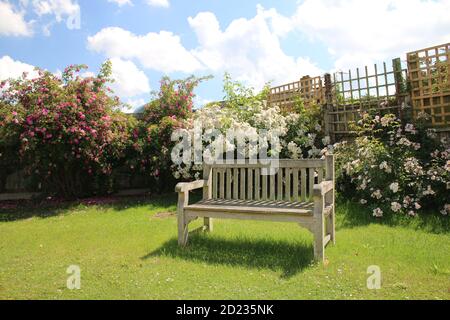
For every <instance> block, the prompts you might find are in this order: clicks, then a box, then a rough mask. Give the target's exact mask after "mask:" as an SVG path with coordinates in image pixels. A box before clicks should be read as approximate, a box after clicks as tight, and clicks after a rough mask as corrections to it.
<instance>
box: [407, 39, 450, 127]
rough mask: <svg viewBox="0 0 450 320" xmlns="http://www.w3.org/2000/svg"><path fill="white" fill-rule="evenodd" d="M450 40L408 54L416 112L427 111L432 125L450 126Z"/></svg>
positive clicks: (413, 102)
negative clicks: (449, 41)
mask: <svg viewBox="0 0 450 320" xmlns="http://www.w3.org/2000/svg"><path fill="white" fill-rule="evenodd" d="M449 49H450V43H447V44H444V45H440V46H436V47H432V48H426V49H422V50H418V51H414V52H410V53H408V54H407V60H408V71H409V81H410V84H411V99H412V104H413V111H414V115H415V116H416V117H417V115H418V114H419V113H420V112H425V113H427V114H428V115H429V116H430V119H431V120H430V121H431V123H430V124H431V125H432V126H433V127H435V128H438V129H448V128H449V127H450V81H449V74H450V57H449V55H450V50H449Z"/></svg>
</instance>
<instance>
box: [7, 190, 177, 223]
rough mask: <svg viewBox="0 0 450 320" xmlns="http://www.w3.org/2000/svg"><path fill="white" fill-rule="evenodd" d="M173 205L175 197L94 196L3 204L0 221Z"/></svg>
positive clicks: (161, 207)
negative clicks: (83, 211) (79, 212)
mask: <svg viewBox="0 0 450 320" xmlns="http://www.w3.org/2000/svg"><path fill="white" fill-rule="evenodd" d="M175 204H176V194H167V195H154V196H140V197H114V196H111V197H97V198H90V199H80V200H71V201H70V200H50V201H48V200H45V201H11V202H2V205H1V206H0V222H12V221H19V220H24V219H30V218H41V219H45V218H50V217H56V216H59V215H64V214H68V213H70V212H73V211H76V210H86V209H90V208H95V209H98V210H108V209H113V210H115V211H119V212H120V211H124V210H128V209H130V208H133V207H147V208H148V210H149V211H150V210H157V209H159V208H160V209H161V210H162V211H164V210H165V211H167V210H168V208H170V207H173V206H174V205H175Z"/></svg>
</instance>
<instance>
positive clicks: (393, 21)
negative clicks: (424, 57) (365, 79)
mask: <svg viewBox="0 0 450 320" xmlns="http://www.w3.org/2000/svg"><path fill="white" fill-rule="evenodd" d="M449 12H450V0H378V1H371V0H305V1H304V2H302V3H301V4H299V5H298V8H297V11H296V13H295V15H294V16H293V17H292V23H293V25H294V26H295V28H297V29H298V30H300V31H302V32H303V33H304V34H306V35H308V36H309V37H310V39H311V40H318V41H320V42H322V43H324V44H325V45H326V46H327V47H328V52H329V53H330V54H332V55H333V56H334V58H335V59H336V60H335V66H336V68H355V67H357V66H362V65H365V64H371V63H373V62H376V61H382V60H388V59H391V58H395V57H399V56H401V57H404V56H405V53H406V52H409V51H412V50H416V49H420V48H423V47H427V46H432V45H437V44H441V43H445V42H448V41H449V40H450V19H449V17H448V13H449Z"/></svg>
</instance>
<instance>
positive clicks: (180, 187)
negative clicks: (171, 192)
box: [175, 180, 207, 193]
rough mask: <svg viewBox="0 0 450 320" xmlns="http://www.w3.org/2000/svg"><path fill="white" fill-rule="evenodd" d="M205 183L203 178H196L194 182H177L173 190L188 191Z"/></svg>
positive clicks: (199, 187)
mask: <svg viewBox="0 0 450 320" xmlns="http://www.w3.org/2000/svg"><path fill="white" fill-rule="evenodd" d="M206 185H207V182H206V181H205V180H198V181H194V182H182V183H179V184H177V186H176V188H175V192H184V193H185V192H189V191H192V190H196V189H201V188H203V187H205V186H206Z"/></svg>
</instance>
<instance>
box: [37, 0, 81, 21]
mask: <svg viewBox="0 0 450 320" xmlns="http://www.w3.org/2000/svg"><path fill="white" fill-rule="evenodd" d="M33 8H34V12H35V13H36V14H37V15H39V16H43V15H54V16H55V18H56V21H58V22H61V21H62V20H63V19H64V18H66V17H73V16H75V15H78V14H79V13H80V6H79V5H78V3H77V2H76V1H72V0H33Z"/></svg>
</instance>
